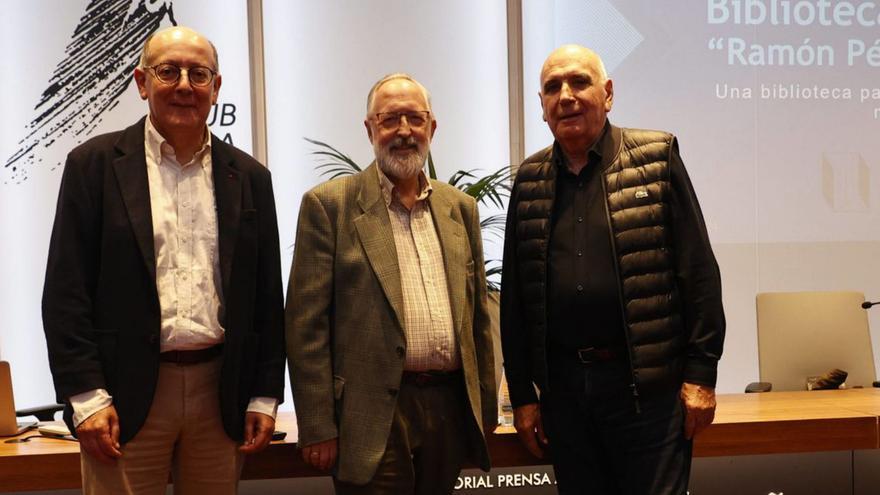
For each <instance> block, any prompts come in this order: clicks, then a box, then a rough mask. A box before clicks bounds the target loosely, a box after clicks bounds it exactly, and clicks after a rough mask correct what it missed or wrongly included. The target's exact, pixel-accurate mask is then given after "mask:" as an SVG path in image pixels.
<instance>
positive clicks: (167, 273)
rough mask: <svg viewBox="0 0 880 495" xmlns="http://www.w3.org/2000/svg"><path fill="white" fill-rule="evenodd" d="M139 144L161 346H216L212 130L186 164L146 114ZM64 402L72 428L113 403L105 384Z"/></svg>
mask: <svg viewBox="0 0 880 495" xmlns="http://www.w3.org/2000/svg"><path fill="white" fill-rule="evenodd" d="M144 144H145V150H146V161H147V178H148V181H149V188H150V211H151V214H152V221H153V246H154V250H155V253H156V287H157V289H158V292H159V306H160V308H161V331H160V334H159V336H160V340H159V342H160V344H159V350H160V352H166V351H190V350H198V349H205V348H208V347H211V346H214V345H217V344H221V343H223V341H224V333H225V331H224V329H223V326H222V325H221V323H220V322H221V321H223V312H224V307H223V294H222V283H221V280H220V252H219V242H218V230H217V210H216V201H215V199H214V179H213V175H212V162H211V134H210V132H208V128H207V126H206V127H205V138H204V141H203V143H202V147H201V148H200V149H199V150H198V151H197V152H196V153H195V154H194V155H193V157H192V159H191V160H190V161H189V162H188V163H185V164H180V162H178V161H177V157H176V155H175V152H174V148H172V147H171V145H170V144H169V143H168V141H167V140H165V138H164V137H162V135H161V134H159V132H158V131H157V130H156V128H155V127H154V126H153V124H152V122H151V119H150V118H147V119H146V125H145V130H144ZM69 400H70V403H71V406H72V407H73V411H74V414H73V422H74V424H75V425H77V426H78V425H79V424H80V423H81V422H82V421H84V420H85V419H87V418H88V417H89V416H91V415H92V414H94V413H95V412H97V411H98V410H100V409H103V408H105V407H107V406H109V405H110V404H112V397H111V396H110V394H109V393H108V392H107V391H106V390H104V389H96V390H90V391H88V392H83V393H81V394H76V395H74V396H71V397H70V398H69ZM277 407H278V401H277V399H274V398H271V397H254V398H251V400H250V403H249V404H248V411H253V412H260V413H263V414H267V415H269V416H272V417H273V418H274V417H275V414H276V412H277Z"/></svg>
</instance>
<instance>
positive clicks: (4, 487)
mask: <svg viewBox="0 0 880 495" xmlns="http://www.w3.org/2000/svg"><path fill="white" fill-rule="evenodd" d="M878 417H880V389H861V390H859V389H857V390H834V391H822V392H771V393H766V394H730V395H719V396H718V410H717V413H716V419H715V423H714V424H713V425H712V426H710V427H709V428H708V429H707V430H706V431H705V432H704V433H702V434H701V435H700V436H699V437H698V438H697V441H696V442H695V445H694V455H695V456H732V455H749V454H781V453H795V452H818V451H829V450H856V449H876V448H880V429H878ZM277 427H278V429H279V430H284V431H286V432H287V433H288V437H287V439H285V440H284V441H281V442H273V444H272V445H271V446H270V447H269V448H268V449H266V451H264V452H261V453H260V454H257V455H255V456H252V457H250V458H249V459H248V460H247V462H246V463H245V467H244V472H243V474H242V479H274V478H295V477H306V476H322V475H323V473H321V472H319V471H316V470H314V469H312V468H310V467H307V466H306V464H305V463H304V462H303V461H302V458H301V457H300V455H299V452H298V451H297V449H296V443H295V441H296V437H297V433H296V420H295V417H294V415H293V413H290V412H282V413H279V417H278V426H277ZM35 434H36V432H28V433H25V434H24V435H23V436H29V435H35ZM3 440H5V439H3ZM489 451H490V455H491V456H492V463H493V466H494V467H511V466H530V465H539V464H545V463H546V461H542V460H541V459H536V458H535V457H533V456H532V455H531V454H529V453H528V451H526V450H525V448H524V447H523V446H522V445H521V444H520V442H519V439H518V438H517V435H516V433H515V432H514V431H513V428H510V427H500V428H499V430H498V431H497V432H496V433H495V434H494V435H492V436H491V437H490V439H489ZM47 473H48V474H47ZM79 486H80V472H79V445H78V444H76V443H73V442H67V441H64V440H55V439H39V440H32V441H30V442H29V443H25V444H7V443H2V442H0V491H26V490H52V489H61V488H78V487H79Z"/></svg>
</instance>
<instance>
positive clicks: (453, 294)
mask: <svg viewBox="0 0 880 495" xmlns="http://www.w3.org/2000/svg"><path fill="white" fill-rule="evenodd" d="M428 204H429V205H430V207H431V216H432V217H433V218H434V225H435V226H436V227H437V236H438V237H439V238H440V247H441V248H442V251H443V264H444V266H445V268H446V284H447V285H448V286H449V289H448V290H449V304H450V306H452V322H453V325H454V328H455V334H456V336H457V335H459V334H460V333H461V321H462V313H463V305H464V297H465V294H466V293H467V270H466V269H465V267H466V266H467V263H468V262H469V261H471V258H470V257H469V256H468V255H467V253H468V250H467V249H465V248H466V246H467V237H466V235H465V228H464V225H462V223H461V219H460V218H456V216H455V215H454V214H453V213H454V210H453V208H452V202H451V201H450V200H449V198H448V196H447V195H446V194H444V191H443V188H440V187H434V190H433V192H432V193H431V196H430V198H428ZM475 268H476V267H475Z"/></svg>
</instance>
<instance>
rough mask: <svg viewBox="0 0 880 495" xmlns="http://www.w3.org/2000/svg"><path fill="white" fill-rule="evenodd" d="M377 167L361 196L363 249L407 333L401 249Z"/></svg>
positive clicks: (359, 221)
mask: <svg viewBox="0 0 880 495" xmlns="http://www.w3.org/2000/svg"><path fill="white" fill-rule="evenodd" d="M375 168H376V164H375V163H373V164H372V165H370V166H369V167H367V169H366V170H364V171H363V172H362V173H361V175H362V177H363V181H362V182H361V189H360V191H359V192H358V198H357V202H358V206H360V208H361V211H362V212H363V214H362V215H360V216H359V217H357V218H355V219H354V225H355V228H356V229H357V233H358V237H359V239H360V241H361V246H363V248H364V252H365V253H366V254H367V259H368V260H369V261H370V267H371V268H372V269H373V272H374V273H375V274H376V278H378V279H379V285H381V286H382V291H383V292H384V293H385V297H386V298H387V299H388V302H389V304H391V308H392V309H393V310H394V316H395V317H396V319H397V324H398V328H399V329H400V331H401V332H403V323H404V317H403V289H402V287H401V282H400V265H399V263H398V259H397V248H396V247H395V245H394V234H393V232H392V231H391V219H390V218H389V217H388V208H387V207H386V206H385V200H384V199H383V198H382V190H381V188H380V186H379V175H378V173H377V172H376V170H375Z"/></svg>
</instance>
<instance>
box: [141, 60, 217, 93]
mask: <svg viewBox="0 0 880 495" xmlns="http://www.w3.org/2000/svg"><path fill="white" fill-rule="evenodd" d="M144 69H149V70H151V71H153V75H155V76H156V79H158V80H159V81H160V82H162V83H165V84H175V83H177V81H179V80H180V74H181V73H183V72H186V77H187V79H189V83H190V84H192V85H193V86H196V87H199V88H203V87H205V86H209V85H210V84H211V83H212V82H213V81H214V76H215V75H217V73H216V72H214V71H213V70H211V69H209V68H207V67H202V66H201V65H196V66H194V67H190V68H183V67H178V66H176V65H174V64H167V63H166V64H156V65H152V66H150V67H144Z"/></svg>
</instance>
